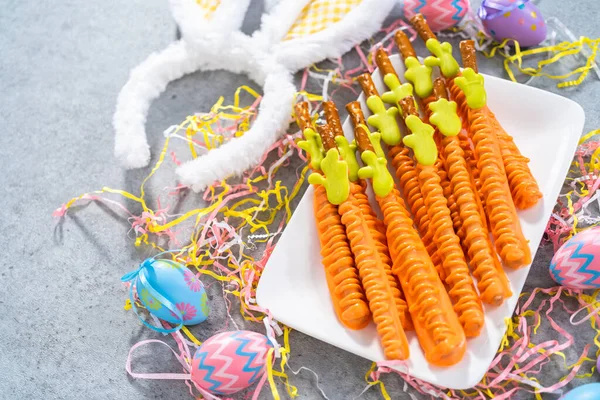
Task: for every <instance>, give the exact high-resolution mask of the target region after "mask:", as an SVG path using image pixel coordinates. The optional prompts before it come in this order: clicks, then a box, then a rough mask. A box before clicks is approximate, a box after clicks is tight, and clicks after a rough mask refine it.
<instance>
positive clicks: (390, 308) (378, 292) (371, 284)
mask: <svg viewBox="0 0 600 400" xmlns="http://www.w3.org/2000/svg"><path fill="white" fill-rule="evenodd" d="M318 130H319V133H320V134H321V139H322V142H323V147H326V150H327V157H325V159H323V161H322V162H321V168H322V169H323V170H324V172H325V175H326V174H327V172H328V171H330V172H331V173H332V175H331V176H329V177H327V176H325V177H324V178H323V179H318V180H314V181H315V182H317V181H320V182H322V186H325V185H326V184H327V185H328V187H330V188H332V187H335V185H339V186H340V187H343V186H345V184H349V185H354V183H352V182H349V181H344V182H342V181H340V180H341V179H345V180H348V179H349V177H348V176H347V175H346V176H341V175H338V174H339V172H340V167H341V170H342V171H343V170H344V164H346V165H345V167H346V168H347V162H346V161H345V160H339V159H337V158H338V157H339V153H338V150H337V148H335V147H334V146H335V141H334V140H333V134H332V133H331V130H330V129H329V127H325V126H321V127H319V129H318ZM336 154H337V156H336ZM332 156H336V157H335V158H334V157H332ZM346 173H347V172H346ZM327 179H333V180H334V181H332V182H327ZM332 185H333V186H332ZM347 188H349V186H347ZM346 193H347V195H345V194H344V196H345V197H344V198H342V197H341V196H340V197H336V200H339V201H340V204H339V206H338V213H339V215H340V216H341V220H342V223H343V224H344V225H345V227H346V237H347V238H348V240H349V242H350V249H351V250H352V253H353V254H354V261H355V263H356V268H357V269H358V274H359V276H360V280H361V283H362V286H363V288H364V290H365V295H366V297H367V300H368V302H369V309H370V310H371V313H372V315H373V321H374V322H375V325H376V327H377V332H378V333H379V337H380V342H381V346H382V347H383V352H384V354H385V357H386V358H387V359H390V360H405V359H406V358H408V356H409V348H408V340H407V339H406V334H405V333H404V329H403V328H402V322H401V320H400V316H399V315H398V310H397V308H396V302H395V299H394V296H393V292H392V289H391V287H390V283H389V280H388V277H387V274H386V271H385V267H384V266H383V262H382V260H381V257H380V255H379V252H378V251H377V247H376V244H375V241H374V240H373V237H372V236H371V232H370V230H369V226H368V225H367V222H366V220H365V218H364V217H363V215H362V212H361V211H360V206H359V205H358V201H357V200H356V198H355V197H354V194H353V193H352V191H351V190H348V191H347V192H346ZM333 195H335V196H337V195H338V193H337V191H336V190H334V191H333V192H332V196H333Z"/></svg>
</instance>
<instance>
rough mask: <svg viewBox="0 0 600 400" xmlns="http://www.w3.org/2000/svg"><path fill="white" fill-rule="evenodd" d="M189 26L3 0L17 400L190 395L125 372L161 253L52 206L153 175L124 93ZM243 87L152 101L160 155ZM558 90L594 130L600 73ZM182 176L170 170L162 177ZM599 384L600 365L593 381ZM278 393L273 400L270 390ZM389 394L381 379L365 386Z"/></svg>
mask: <svg viewBox="0 0 600 400" xmlns="http://www.w3.org/2000/svg"><path fill="white" fill-rule="evenodd" d="M540 7H541V9H542V11H543V12H544V13H545V14H546V16H551V15H554V16H558V17H559V18H560V20H561V21H562V22H563V23H565V24H566V25H567V26H568V27H570V28H571V29H572V30H573V32H575V34H576V35H587V36H590V37H599V36H600V28H599V26H598V24H597V18H596V17H597V12H598V11H599V5H598V2H597V0H578V1H561V0H544V1H542V2H541V3H540ZM261 9H262V5H261V4H260V3H257V2H255V3H254V4H253V7H252V9H251V10H250V12H249V14H248V17H247V21H246V24H245V28H244V29H245V30H246V31H248V32H249V31H252V30H253V29H255V28H256V27H257V26H258V17H259V15H260V12H261ZM174 33H175V27H174V24H173V21H172V19H171V18H170V15H169V12H168V7H167V4H166V2H165V1H161V0H145V1H142V0H130V1H126V2H125V1H116V0H106V1H102V2H81V1H74V0H57V1H53V2H25V1H16V0H12V1H11V0H3V1H0V124H1V125H0V126H1V130H2V134H1V135H0V188H1V190H2V193H3V194H2V200H1V201H0V210H1V214H0V215H1V216H2V218H1V219H0V221H2V227H3V232H4V238H5V239H4V247H5V253H4V260H3V262H2V263H0V398H2V399H25V398H31V399H42V398H44V399H81V398H86V399H101V398H102V399H127V400H134V399H146V398H148V399H159V398H160V399H186V398H189V394H188V392H187V388H186V387H185V385H184V384H183V383H181V382H173V381H169V382H163V381H139V380H132V379H131V378H129V377H128V376H127V374H126V372H125V370H124V364H125V359H126V355H127V352H128V351H129V348H130V347H131V345H132V344H134V343H136V342H137V341H138V340H140V339H142V338H150V337H157V336H158V335H157V334H155V333H154V332H151V331H150V330H148V329H146V328H143V327H142V326H141V324H139V323H138V321H137V320H136V318H135V317H134V316H133V314H131V313H128V312H125V311H123V303H124V300H125V298H126V294H125V291H124V289H123V287H122V285H121V283H120V282H119V277H120V276H121V275H122V274H123V273H125V272H127V271H129V270H131V269H132V268H133V267H134V266H135V265H136V264H137V263H139V261H140V260H141V259H143V257H145V256H147V255H148V254H146V253H144V254H141V253H137V252H136V251H135V249H133V246H132V241H131V239H128V238H127V222H126V221H123V219H122V218H120V217H119V216H118V215H116V214H115V213H113V212H111V211H110V210H109V209H107V208H106V207H103V206H100V205H97V204H90V205H89V206H86V207H81V208H79V209H78V210H77V211H76V212H74V213H71V214H70V215H69V216H68V217H67V218H66V220H65V221H64V223H62V224H59V225H57V226H55V225H56V223H55V220H54V219H53V218H52V217H51V213H52V211H53V210H54V209H55V208H57V207H58V206H60V205H61V204H62V203H63V202H65V201H66V200H68V199H69V198H71V197H72V196H75V195H78V194H81V193H84V192H87V191H91V190H97V189H99V188H101V187H102V186H104V185H107V186H111V187H114V188H124V189H129V190H136V188H137V187H138V186H139V183H140V181H141V178H142V177H143V176H145V175H146V174H147V172H148V171H147V170H140V171H133V172H125V171H123V170H122V169H121V168H120V167H119V166H118V165H117V164H116V163H115V159H114V158H113V155H112V149H113V130H112V126H111V118H112V114H113V111H114V105H115V99H116V96H117V93H118V91H119V89H120V88H121V86H122V85H123V84H124V83H125V81H126V79H127V76H128V73H129V70H130V69H131V68H132V67H134V66H135V65H137V64H138V63H139V62H140V61H141V60H143V59H144V58H145V57H146V56H147V55H148V54H149V53H150V52H152V51H155V50H159V49H162V48H163V47H165V46H166V45H167V44H168V43H169V42H171V41H172V40H173V38H174ZM482 64H483V65H482V67H481V70H482V71H483V72H485V73H491V74H497V75H501V76H504V74H503V72H502V70H501V62H500V61H499V60H491V61H482ZM244 83H248V82H247V79H246V78H244V77H241V76H234V75H231V74H228V73H224V72H213V73H196V74H192V75H191V76H188V77H185V78H184V79H181V80H180V81H178V82H175V83H173V84H171V85H170V86H169V88H168V89H167V92H166V93H165V94H164V95H163V96H162V97H161V98H160V99H159V100H158V101H157V102H156V103H155V104H154V105H153V106H152V108H151V110H150V116H149V120H148V133H149V136H150V138H151V139H150V140H151V144H152V147H153V152H154V154H155V155H156V153H157V151H158V150H159V148H160V146H161V143H162V139H161V135H160V133H161V132H162V130H163V129H164V128H166V127H167V126H169V125H171V124H174V123H177V122H180V121H181V120H182V119H183V118H184V117H185V116H186V115H187V114H188V113H191V112H195V111H198V110H206V109H208V107H209V106H210V105H211V104H213V103H214V101H215V100H216V99H217V97H218V96H219V94H227V95H228V96H229V98H230V97H231V94H232V92H233V89H234V88H236V87H237V86H239V85H240V84H244ZM554 85H555V83H554V82H551V81H547V80H543V79H539V80H536V81H535V82H534V86H538V87H541V88H544V89H547V90H550V91H553V92H558V93H560V94H562V95H564V96H567V97H570V98H572V99H573V100H575V101H577V102H579V103H580V104H581V105H582V106H583V107H584V109H585V111H586V114H587V122H586V131H588V130H591V129H594V128H598V127H600V116H599V115H598V113H597V110H598V106H597V105H598V104H599V103H600V82H599V81H598V80H597V79H596V78H595V77H594V76H591V77H590V78H589V79H588V81H587V82H586V83H585V84H584V85H582V86H580V87H578V88H574V89H569V90H562V91H559V90H557V89H555V87H554ZM289 173H290V174H293V173H294V171H293V169H290V171H289ZM173 179H174V176H173V175H172V174H170V175H169V174H167V176H165V177H164V180H163V181H162V183H163V184H166V183H170V182H172V180H173ZM191 198H192V201H198V199H197V198H194V197H193V196H191ZM551 256H552V249H551V248H550V247H545V248H542V249H540V251H539V252H538V255H537V257H536V259H535V262H534V267H533V270H532V272H531V274H530V277H529V280H528V283H527V287H528V288H529V289H531V288H533V287H538V286H541V287H549V286H552V284H553V282H552V281H551V280H550V279H549V277H548V274H547V272H546V267H547V265H548V262H549V259H550V258H551ZM219 291H220V289H219V287H218V285H213V286H212V287H211V289H210V295H211V297H212V298H213V299H215V300H213V303H212V304H213V308H215V307H216V312H215V313H214V314H213V315H217V316H218V315H222V313H220V312H222V309H219V307H222V306H219V305H218V300H219ZM565 322H566V321H563V323H565ZM221 323H222V321H221V320H219V319H218V317H215V318H214V319H212V318H211V319H210V320H209V321H208V322H207V323H205V324H202V325H201V326H199V327H197V328H195V329H194V332H195V333H196V334H197V335H198V336H199V337H202V338H206V337H208V336H209V335H210V334H211V332H214V331H215V330H216V329H218V328H219V327H220V326H221ZM254 328H255V329H260V327H258V326H255V327H254ZM578 331H579V333H578V336H577V342H576V344H575V346H574V349H573V352H572V353H569V358H570V361H574V360H571V358H572V357H574V355H575V354H579V352H580V351H581V349H582V348H583V345H585V344H587V343H590V342H591V339H592V337H591V336H590V334H589V332H587V331H586V330H585V329H584V328H581V329H580V330H578ZM291 342H292V351H293V353H292V356H293V357H292V360H291V365H292V366H293V367H294V368H298V367H299V366H301V365H305V366H307V367H310V368H312V369H313V370H314V371H316V372H317V373H318V375H319V377H320V385H321V386H322V388H323V390H324V391H325V393H326V394H327V395H328V396H329V397H330V398H332V399H349V398H352V397H354V396H356V395H358V394H359V393H360V392H361V390H362V389H363V387H364V381H363V376H364V373H365V371H366V370H367V369H368V368H369V366H370V363H369V362H367V361H366V360H363V359H361V358H359V357H356V356H353V355H351V354H349V353H346V352H344V351H343V350H339V349H337V348H334V347H332V346H329V345H327V344H324V343H322V342H320V341H318V340H316V339H313V338H310V337H307V336H305V335H303V334H300V333H297V332H294V333H292V335H291ZM137 359H138V364H136V368H139V369H140V370H146V371H160V372H163V371H176V370H177V365H176V362H175V360H174V359H173V358H171V357H170V355H169V354H167V352H166V351H163V350H160V349H153V350H151V351H146V352H144V351H141V352H140V353H139V356H138V357H137ZM561 367H562V364H561V363H559V362H557V363H556V364H551V365H550V366H549V367H548V368H549V369H547V370H545V371H550V372H548V373H546V374H545V376H544V380H546V379H550V381H552V378H553V376H554V377H556V376H560V375H562V374H561V373H560V369H561ZM384 380H385V382H386V383H387V385H388V390H389V391H390V393H391V394H392V395H393V398H394V399H404V398H407V399H408V398H409V397H408V395H406V394H404V393H403V392H402V389H401V388H402V382H401V380H400V379H399V378H398V377H396V376H389V377H386V378H384ZM599 380H600V375H595V377H594V378H591V379H589V381H599ZM291 381H292V383H293V384H294V385H296V386H297V387H298V391H299V394H300V397H299V398H302V399H312V398H319V397H320V395H319V392H318V391H317V389H316V382H315V379H314V377H313V376H312V375H310V374H308V373H306V372H302V373H300V374H299V375H298V376H292V377H291ZM263 397H264V398H270V396H269V395H268V394H267V391H265V392H264V396H263ZM379 397H380V395H379V393H378V392H377V389H374V388H373V389H371V390H370V391H369V392H367V394H365V395H364V398H368V399H371V398H373V399H375V398H379ZM556 397H557V396H553V395H548V397H547V398H556ZM515 398H517V397H515ZM519 398H527V396H525V395H523V396H520V397H519ZM545 398H546V397H545Z"/></svg>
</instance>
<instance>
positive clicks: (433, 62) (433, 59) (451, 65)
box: [425, 39, 460, 78]
mask: <svg viewBox="0 0 600 400" xmlns="http://www.w3.org/2000/svg"><path fill="white" fill-rule="evenodd" d="M425 46H426V47H427V49H428V50H429V51H430V52H431V53H432V54H433V56H429V57H427V58H426V59H425V65H427V66H428V67H440V71H442V75H444V76H445V77H446V78H454V77H455V76H456V75H458V73H459V72H460V66H459V65H458V62H457V61H456V59H455V58H454V56H453V55H452V45H451V44H450V43H448V42H444V43H440V42H439V41H438V40H437V39H429V40H427V42H426V43H425Z"/></svg>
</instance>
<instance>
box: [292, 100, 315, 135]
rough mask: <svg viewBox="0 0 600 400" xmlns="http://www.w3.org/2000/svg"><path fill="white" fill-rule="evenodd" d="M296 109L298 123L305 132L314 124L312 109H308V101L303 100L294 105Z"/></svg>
mask: <svg viewBox="0 0 600 400" xmlns="http://www.w3.org/2000/svg"><path fill="white" fill-rule="evenodd" d="M294 111H295V113H296V123H297V124H298V126H299V127H300V130H302V131H303V132H304V130H305V129H306V128H310V127H311V126H312V121H311V119H310V111H308V102H306V101H301V102H298V103H296V105H295V106H294Z"/></svg>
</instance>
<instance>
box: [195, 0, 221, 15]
mask: <svg viewBox="0 0 600 400" xmlns="http://www.w3.org/2000/svg"><path fill="white" fill-rule="evenodd" d="M196 3H198V5H199V6H200V7H201V8H203V9H204V18H206V19H210V18H211V17H212V15H213V13H214V12H215V10H216V9H217V7H219V4H221V0H196Z"/></svg>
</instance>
